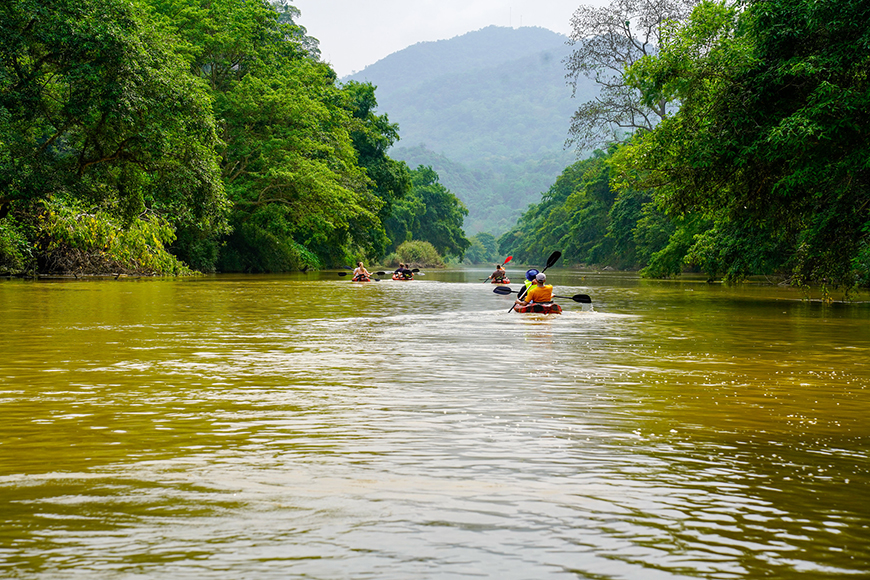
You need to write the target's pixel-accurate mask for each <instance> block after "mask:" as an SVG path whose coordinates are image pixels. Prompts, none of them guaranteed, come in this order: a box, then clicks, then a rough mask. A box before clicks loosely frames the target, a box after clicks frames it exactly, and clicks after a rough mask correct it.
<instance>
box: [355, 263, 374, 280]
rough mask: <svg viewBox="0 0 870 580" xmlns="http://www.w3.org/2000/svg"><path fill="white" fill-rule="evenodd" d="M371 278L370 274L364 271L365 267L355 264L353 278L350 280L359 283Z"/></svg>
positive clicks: (361, 264)
mask: <svg viewBox="0 0 870 580" xmlns="http://www.w3.org/2000/svg"><path fill="white" fill-rule="evenodd" d="M371 277H372V276H371V274H369V271H368V270H366V267H365V266H363V263H362V262H357V263H356V270H354V271H353V278H352V279H353V281H354V282H360V281H362V280H368V279H370V278H371Z"/></svg>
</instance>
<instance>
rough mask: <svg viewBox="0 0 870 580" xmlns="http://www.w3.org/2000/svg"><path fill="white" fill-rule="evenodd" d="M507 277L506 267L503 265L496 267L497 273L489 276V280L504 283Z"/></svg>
mask: <svg viewBox="0 0 870 580" xmlns="http://www.w3.org/2000/svg"><path fill="white" fill-rule="evenodd" d="M506 277H507V272H505V269H504V266H502V265H501V264H496V265H495V272H493V273H492V274H490V275H489V278H487V280H492V281H493V282H503V281H504V279H505V278H506Z"/></svg>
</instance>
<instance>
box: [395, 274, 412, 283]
mask: <svg viewBox="0 0 870 580" xmlns="http://www.w3.org/2000/svg"><path fill="white" fill-rule="evenodd" d="M413 279H414V277H413V276H411V277H410V278H405V277H404V276H402V275H401V274H393V280H401V281H402V282H407V281H408V280H413Z"/></svg>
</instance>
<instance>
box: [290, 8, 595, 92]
mask: <svg viewBox="0 0 870 580" xmlns="http://www.w3.org/2000/svg"><path fill="white" fill-rule="evenodd" d="M290 3H291V4H292V5H294V6H296V7H297V8H299V10H301V11H302V17H301V18H300V19H299V24H301V25H302V26H304V27H305V28H306V29H307V30H308V34H309V36H313V37H314V38H316V39H318V40H319V41H320V51H321V54H322V56H323V60H325V61H326V62H328V63H330V64H332V67H333V69H335V72H336V73H338V76H339V77H344V76H346V75H349V74H351V73H353V72H356V71H360V70H362V69H364V68H365V67H367V66H368V65H370V64H374V63H375V62H377V61H379V60H380V59H382V58H384V57H385V56H388V55H390V54H392V53H394V52H398V51H400V50H402V49H403V48H407V47H408V46H411V45H412V44H416V43H418V42H426V41H433V40H443V39H447V38H453V37H454V36H460V35H462V34H465V33H466V32H471V31H473V30H480V29H481V28H484V27H486V26H490V25H495V26H512V27H514V28H517V27H519V26H540V27H541V28H547V29H549V30H552V31H554V32H558V33H560V34H565V35H568V33H569V32H570V20H571V15H572V14H573V13H574V10H576V9H577V8H578V7H579V6H580V5H581V4H586V5H606V4H609V0H291V2H290Z"/></svg>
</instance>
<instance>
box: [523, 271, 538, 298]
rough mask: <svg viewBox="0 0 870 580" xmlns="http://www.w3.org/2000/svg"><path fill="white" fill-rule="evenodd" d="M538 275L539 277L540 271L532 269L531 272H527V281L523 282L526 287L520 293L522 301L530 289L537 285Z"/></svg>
mask: <svg viewBox="0 0 870 580" xmlns="http://www.w3.org/2000/svg"><path fill="white" fill-rule="evenodd" d="M537 275H538V271H537V270H535V269H534V268H532V269H530V270H526V279H525V280H523V284H525V285H526V287H525V288H523V289H522V290H521V291H520V300H522V299H523V296H525V295H526V292H528V291H529V288H531V287H532V286H534V285H535V276H537Z"/></svg>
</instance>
